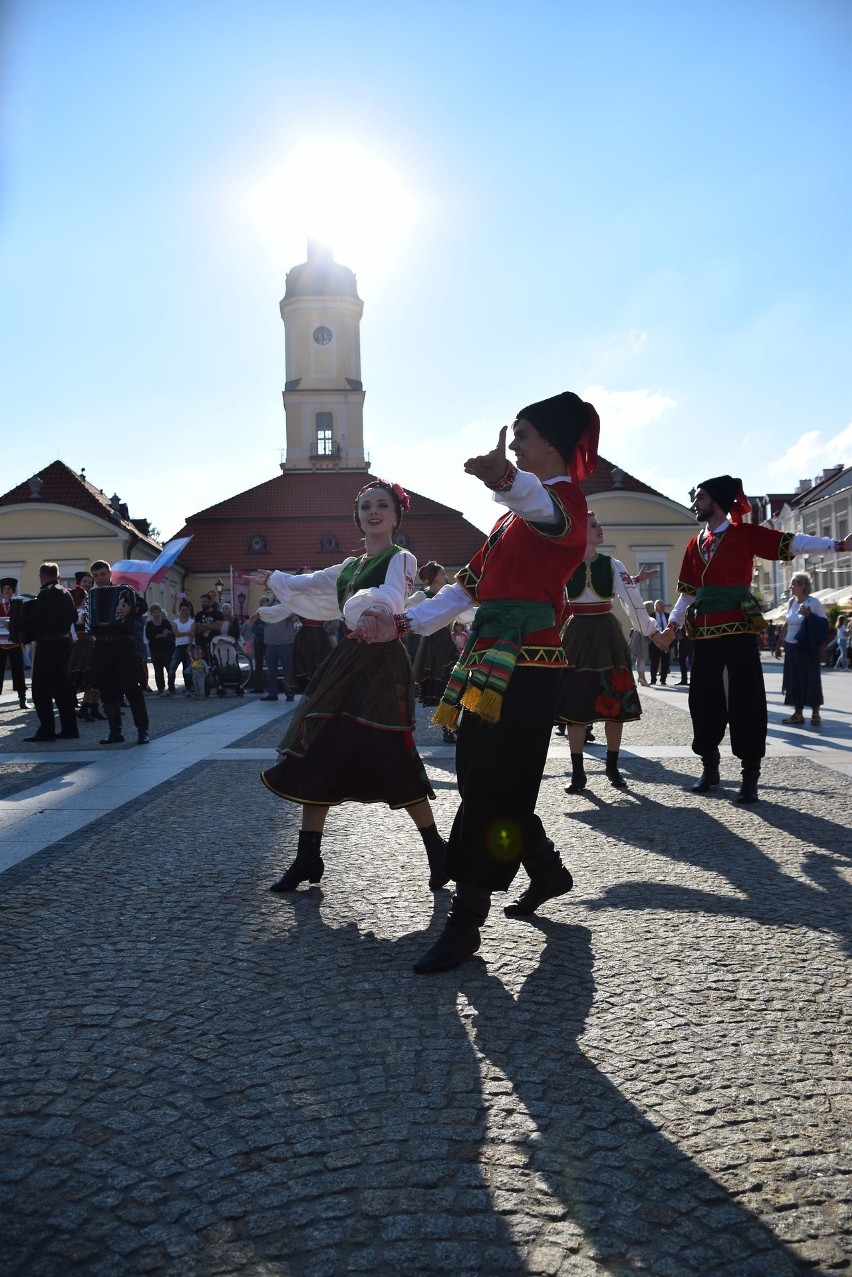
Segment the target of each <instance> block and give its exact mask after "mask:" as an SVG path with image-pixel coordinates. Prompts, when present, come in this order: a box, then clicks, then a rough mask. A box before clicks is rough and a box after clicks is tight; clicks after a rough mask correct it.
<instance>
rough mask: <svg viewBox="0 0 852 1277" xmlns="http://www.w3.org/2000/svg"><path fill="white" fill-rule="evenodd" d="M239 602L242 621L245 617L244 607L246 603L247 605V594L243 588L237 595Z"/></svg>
mask: <svg viewBox="0 0 852 1277" xmlns="http://www.w3.org/2000/svg"><path fill="white" fill-rule="evenodd" d="M237 603H238V604H239V608H240V621H243V620H244V619H245V613H244V610H243V609H244V608H245V605H246V596H245V594H244V593H243V591H242V590H240V592H239V594H238V595H237Z"/></svg>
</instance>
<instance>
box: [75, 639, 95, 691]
mask: <svg viewBox="0 0 852 1277" xmlns="http://www.w3.org/2000/svg"><path fill="white" fill-rule="evenodd" d="M94 646H95V644H94V640H93V638H92V636H91V634H80V635H78V636H77V642H76V643H72V644H71V655H70V656H69V658H68V673H69V675H70V677H71V686H72V687H73V688H74V691H75V692H85V691H88V689H89V688H90V687H91V685H92V652H93V650H94Z"/></svg>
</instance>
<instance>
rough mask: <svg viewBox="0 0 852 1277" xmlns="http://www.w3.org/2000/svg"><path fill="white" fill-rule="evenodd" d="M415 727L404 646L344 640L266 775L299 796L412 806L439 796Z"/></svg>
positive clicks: (280, 790) (276, 787) (282, 791)
mask: <svg viewBox="0 0 852 1277" xmlns="http://www.w3.org/2000/svg"><path fill="white" fill-rule="evenodd" d="M413 732H414V691H413V683H412V678H411V662H410V661H409V659H408V653H407V652H406V650H405V648H404V647H403V645H402V644H401V643H399V642H398V641H396V640H394V641H393V642H391V643H357V642H355V641H354V640H351V639H344V640H343V641H342V642H341V643H338V645H337V646H336V647H334V648H332V650H331V653H330V654H329V656H328V657H327V658H326V659H325V661H323V663H322V665H321V666H320V667H319V669H318V670H317V671H316V673H315V674H314V677H313V678H312V679H311V682H310V684H309V685H308V687H307V689H306V691H305V694H304V696H303V698H302V701H301V703H300V704H299V708H298V709H297V710H296V712H295V714H294V715H293V717H292V719H291V720H290V725H289V727H288V729H287V732H286V734H285V736H284V739H283V740H282V741H281V744H280V745H279V746H278V752H279V755H280V762H279V763H277V764H276V766H274V767H270V768H269V769H268V770H267V771H264V772H263V773H262V774H261V779H262V780H263V783H264V784H265V785H266V786H267V788H268V789H271V790H272V792H273V793H274V794H277V796H278V797H279V798H286V799H289V800H290V801H291V802H296V803H311V804H317V805H320V806H326V807H333V806H337V805H338V804H339V803H345V802H359V803H386V804H387V805H388V806H389V807H393V808H397V807H411V806H413V805H414V804H415V803H419V802H422V801H423V799H424V798H434V796H435V795H434V793H433V791H432V787H431V785H430V784H429V779H428V777H427V775H426V769H425V767H424V766H423V763H422V760H421V758H420V755H419V754H418V752H417V749H416V747H415V744H414V735H413Z"/></svg>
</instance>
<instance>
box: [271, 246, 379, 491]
mask: <svg viewBox="0 0 852 1277" xmlns="http://www.w3.org/2000/svg"><path fill="white" fill-rule="evenodd" d="M280 309H281V318H282V319H283V321H284V341H285V367H286V377H287V380H286V382H285V384H284V414H285V417H286V421H287V452H286V458H285V460H284V461H282V463H281V469H282V470H283V471H285V472H287V471H291V470H301V471H306V470H358V471H366V469H367V460H366V458H365V456H364V387H363V385H362V383H361V334H360V323H361V315H362V313H363V310H364V303H363V302H362V301H361V299H360V297H359V296H358V289H357V286H356V282H355V275H354V274H353V272H352V271H351V270H350V269H349V267H348V266H341V265H339V264H338V263H337V262H336V261H335V260H334V258H333V256H332V252H331V249H330V248H329V247H328V246H327V245H325V244H322V243H320V242H319V241H318V240H308V260H307V261H306V262H302V263H301V265H299V266H294V267H293V268H292V269H291V270H289V271H288V272H287V283H286V286H285V289H284V298H283V300H282V302H281V307H280Z"/></svg>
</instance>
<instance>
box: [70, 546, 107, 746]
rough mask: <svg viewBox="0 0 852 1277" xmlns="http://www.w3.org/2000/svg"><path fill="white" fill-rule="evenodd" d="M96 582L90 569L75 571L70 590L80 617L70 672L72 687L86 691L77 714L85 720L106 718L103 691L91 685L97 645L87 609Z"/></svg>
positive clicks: (78, 618)
mask: <svg viewBox="0 0 852 1277" xmlns="http://www.w3.org/2000/svg"><path fill="white" fill-rule="evenodd" d="M94 584H95V582H94V578H93V577H92V574H91V572H86V571H85V570H84V571H82V572H75V573H74V588H73V589H71V590H69V591H68V592H69V594H70V595H71V598H72V599H73V600H74V606H75V607H76V609H77V620H76V622H75V625H74V633H75V634H76V636H77V641H76V643H73V644H72V645H71V656H70V657H69V660H68V673H69V675H70V677H71V686H72V687H73V689H74V692H75V694H76V693H77V692H82V693H83V703H82V705H81V706H80V708H79V710H78V711H77V713H78V714H79V716H80V718H81V719H82V720H83V722H84V723H93V722H94V721H95V719H101V720H103V717H104V716H103V714H102V713H101V710H100V699H101V694H100V692H99V691H98V689H97V688H96V687H92V655H93V652H94V648H95V640H94V639H93V638H92V635H91V634H90V633H89V624H88V620H87V615H88V614H87V610H86V604H87V602H88V598H89V590H91V589H92V588H93V586H94Z"/></svg>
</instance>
